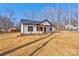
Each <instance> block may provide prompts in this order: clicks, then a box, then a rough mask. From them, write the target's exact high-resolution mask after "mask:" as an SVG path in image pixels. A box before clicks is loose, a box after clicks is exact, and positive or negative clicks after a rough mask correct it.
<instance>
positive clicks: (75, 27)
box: [65, 24, 78, 31]
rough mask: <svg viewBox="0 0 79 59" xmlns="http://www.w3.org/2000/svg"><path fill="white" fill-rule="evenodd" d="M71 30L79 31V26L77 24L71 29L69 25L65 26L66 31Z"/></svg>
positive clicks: (71, 26)
mask: <svg viewBox="0 0 79 59" xmlns="http://www.w3.org/2000/svg"><path fill="white" fill-rule="evenodd" d="M69 28H70V30H73V31H74V30H77V29H78V25H77V24H75V25H70V27H69V25H65V29H66V30H68V29H69Z"/></svg>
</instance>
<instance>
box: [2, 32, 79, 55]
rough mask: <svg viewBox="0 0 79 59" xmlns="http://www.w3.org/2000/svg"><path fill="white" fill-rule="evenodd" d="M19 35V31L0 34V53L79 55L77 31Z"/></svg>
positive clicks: (78, 34)
mask: <svg viewBox="0 0 79 59" xmlns="http://www.w3.org/2000/svg"><path fill="white" fill-rule="evenodd" d="M18 35H19V33H5V34H0V54H2V53H4V52H6V51H7V52H6V54H5V53H4V54H3V55H11V56H17V55H18V56H25V55H30V56H31V55H35V56H76V55H79V33H77V32H61V33H55V34H52V35H50V36H49V37H46V36H48V35H49V34H46V35H45V34H42V35H26V36H18ZM43 37H46V38H43ZM40 38H43V39H40ZM36 40H38V41H36ZM33 41H35V42H33ZM30 42H32V43H30ZM27 43H29V44H27ZM8 52H9V53H8Z"/></svg>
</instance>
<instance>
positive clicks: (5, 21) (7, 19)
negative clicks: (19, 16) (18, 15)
mask: <svg viewBox="0 0 79 59" xmlns="http://www.w3.org/2000/svg"><path fill="white" fill-rule="evenodd" d="M2 13H4V15H3V14H2V15H1V17H0V22H1V28H2V29H4V30H5V31H6V32H8V29H9V28H11V27H14V22H13V21H12V20H13V14H14V12H12V11H11V10H9V9H8V8H5V9H4V11H3V12H2Z"/></svg>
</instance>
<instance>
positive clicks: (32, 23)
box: [21, 19, 40, 25]
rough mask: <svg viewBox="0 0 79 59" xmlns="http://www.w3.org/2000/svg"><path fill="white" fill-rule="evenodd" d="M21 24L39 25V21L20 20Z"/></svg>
mask: <svg viewBox="0 0 79 59" xmlns="http://www.w3.org/2000/svg"><path fill="white" fill-rule="evenodd" d="M21 22H22V23H23V24H27V25H35V24H39V23H40V21H35V20H28V19H21Z"/></svg>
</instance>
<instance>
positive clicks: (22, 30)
mask: <svg viewBox="0 0 79 59" xmlns="http://www.w3.org/2000/svg"><path fill="white" fill-rule="evenodd" d="M41 24H43V25H49V26H47V27H46V32H51V31H50V24H49V23H48V22H47V21H45V22H43V23H41ZM28 26H33V31H32V32H29V31H28ZM54 30H55V28H54V27H53V26H52V31H53V32H54ZM21 33H23V34H30V33H44V29H43V31H40V32H39V31H37V26H36V25H23V24H22V23H21Z"/></svg>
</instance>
